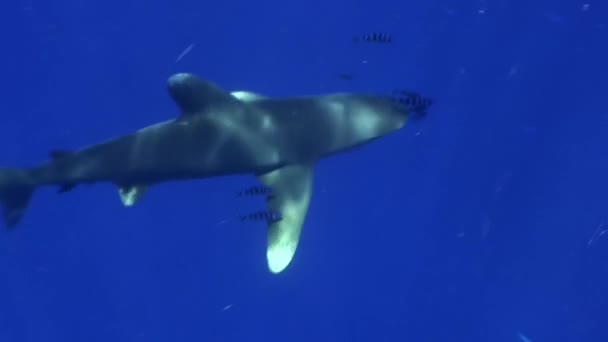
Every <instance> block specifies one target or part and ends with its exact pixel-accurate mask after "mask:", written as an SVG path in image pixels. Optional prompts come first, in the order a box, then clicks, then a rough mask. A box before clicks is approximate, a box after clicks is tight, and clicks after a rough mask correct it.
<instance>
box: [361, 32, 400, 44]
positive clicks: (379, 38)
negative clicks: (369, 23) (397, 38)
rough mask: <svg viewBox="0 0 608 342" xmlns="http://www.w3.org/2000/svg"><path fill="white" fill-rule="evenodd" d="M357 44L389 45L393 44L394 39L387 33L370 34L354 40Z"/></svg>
mask: <svg viewBox="0 0 608 342" xmlns="http://www.w3.org/2000/svg"><path fill="white" fill-rule="evenodd" d="M354 41H355V43H358V42H368V43H381V44H388V43H392V42H393V37H392V36H391V35H389V34H386V33H368V34H364V35H362V36H356V37H355V38H354Z"/></svg>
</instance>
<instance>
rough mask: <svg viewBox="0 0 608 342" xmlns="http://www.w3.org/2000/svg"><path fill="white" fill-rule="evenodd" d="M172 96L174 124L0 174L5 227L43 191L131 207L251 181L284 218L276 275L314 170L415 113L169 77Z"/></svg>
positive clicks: (270, 241)
mask: <svg viewBox="0 0 608 342" xmlns="http://www.w3.org/2000/svg"><path fill="white" fill-rule="evenodd" d="M167 90H168V93H169V96H170V97H171V98H172V99H173V101H174V102H175V104H176V105H177V108H178V110H177V111H178V113H177V115H176V116H175V117H173V118H171V119H169V120H166V121H162V122H159V123H155V124H152V125H150V126H146V127H144V128H141V129H139V130H137V131H134V132H132V133H129V134H125V135H121V136H118V137H114V138H111V139H109V140H106V141H102V142H100V143H95V144H92V145H90V146H85V147H82V148H80V149H77V150H53V151H51V152H50V158H49V159H48V160H47V161H46V162H43V163H40V164H38V165H35V166H31V167H1V168H0V204H1V206H2V209H3V210H2V211H3V217H4V222H5V225H6V227H7V228H8V229H9V230H13V229H14V228H15V227H16V226H17V225H18V224H19V223H20V222H21V221H22V219H23V216H24V214H25V211H26V209H27V207H28V205H29V203H30V200H31V198H32V195H33V193H34V191H35V190H37V189H39V188H40V187H44V186H55V187H57V189H58V190H57V191H58V192H59V193H65V192H68V191H70V190H73V189H74V188H75V187H77V186H80V185H85V184H95V183H109V184H111V185H112V186H114V187H116V188H117V192H118V194H119V197H120V199H121V201H122V203H123V204H124V205H125V206H133V205H135V204H136V203H137V202H138V201H139V200H141V198H142V196H143V195H144V194H145V193H146V192H147V190H148V189H150V188H151V187H153V186H157V185H159V184H162V183H168V182H173V181H183V180H195V179H203V178H211V177H219V176H230V175H245V174H248V175H254V176H255V177H256V178H257V179H258V180H259V182H260V183H261V184H263V185H264V186H266V187H268V188H270V189H272V193H273V195H272V196H269V197H267V198H266V205H267V206H268V208H269V209H270V210H273V211H276V212H279V213H280V214H281V218H280V219H279V220H273V221H269V222H267V246H266V259H267V266H268V269H269V270H270V272H272V273H274V274H277V273H280V272H282V271H283V270H285V268H286V267H287V266H288V265H289V264H290V263H291V261H292V259H293V258H294V255H295V253H296V249H297V247H298V243H299V240H300V236H301V231H302V226H303V225H304V221H305V218H306V215H307V212H308V207H309V204H310V200H311V196H312V192H313V178H314V167H315V164H316V162H317V161H319V160H320V159H323V158H325V157H328V156H331V155H334V154H338V153H341V152H344V151H348V150H352V149H354V148H356V147H358V146H361V145H364V144H366V143H369V142H371V141H374V140H376V139H378V138H380V137H382V136H385V135H387V134H389V133H391V132H393V131H396V130H398V129H400V128H401V127H403V126H404V125H405V123H406V122H407V120H408V117H409V116H410V114H412V113H411V111H409V110H408V109H407V108H404V107H403V106H402V105H400V104H399V103H398V102H395V101H393V100H392V99H390V98H388V97H384V96H379V95H374V94H367V93H331V94H325V95H317V96H295V97H283V98H272V97H268V96H264V95H261V94H257V93H253V92H249V91H233V92H229V91H226V90H224V89H222V88H221V87H219V86H218V85H217V84H215V83H213V82H211V81H209V80H206V79H203V78H201V77H199V76H197V75H195V74H192V73H187V72H180V73H175V74H172V75H170V77H169V78H168V81H167Z"/></svg>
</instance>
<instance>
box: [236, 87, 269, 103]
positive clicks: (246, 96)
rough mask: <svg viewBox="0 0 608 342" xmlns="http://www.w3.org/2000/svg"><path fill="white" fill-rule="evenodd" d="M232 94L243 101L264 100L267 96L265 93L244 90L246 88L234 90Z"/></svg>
mask: <svg viewBox="0 0 608 342" xmlns="http://www.w3.org/2000/svg"><path fill="white" fill-rule="evenodd" d="M230 94H231V95H232V96H234V97H236V98H237V99H238V100H239V101H243V102H251V101H257V100H263V99H265V98H267V97H266V96H264V95H260V94H256V93H252V92H250V91H244V90H239V91H233V92H232V93H230Z"/></svg>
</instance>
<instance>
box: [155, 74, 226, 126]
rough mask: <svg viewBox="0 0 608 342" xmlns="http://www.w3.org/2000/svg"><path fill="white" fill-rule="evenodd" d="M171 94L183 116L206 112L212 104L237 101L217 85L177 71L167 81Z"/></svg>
mask: <svg viewBox="0 0 608 342" xmlns="http://www.w3.org/2000/svg"><path fill="white" fill-rule="evenodd" d="M167 87H168V90H169V94H170V95H171V98H172V99H173V101H175V103H176V104H177V105H178V106H179V108H180V109H181V111H182V113H181V115H182V116H186V117H187V116H190V115H196V114H198V113H201V112H204V111H205V109H207V108H208V107H209V106H210V105H213V104H217V103H221V102H228V101H235V98H234V97H233V96H232V95H230V94H229V93H228V92H226V91H224V90H223V89H221V88H220V87H218V86H217V85H215V84H213V83H211V82H209V81H205V80H203V79H201V78H199V77H197V76H195V75H192V74H189V73H177V74H174V75H172V76H171V77H169V80H168V81H167Z"/></svg>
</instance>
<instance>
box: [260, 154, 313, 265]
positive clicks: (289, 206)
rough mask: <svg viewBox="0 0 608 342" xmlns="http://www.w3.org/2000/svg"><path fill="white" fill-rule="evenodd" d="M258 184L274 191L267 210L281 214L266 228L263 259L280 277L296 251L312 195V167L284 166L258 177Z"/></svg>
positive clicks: (300, 165) (301, 165) (310, 165)
mask: <svg viewBox="0 0 608 342" xmlns="http://www.w3.org/2000/svg"><path fill="white" fill-rule="evenodd" d="M258 178H259V179H260V181H261V182H262V183H263V184H264V185H266V186H267V187H270V188H272V189H273V196H271V197H269V198H268V207H269V209H270V210H272V211H276V212H280V213H281V216H282V219H281V220H280V221H277V222H272V223H269V225H268V247H267V250H266V259H267V261H268V268H269V269H270V271H271V272H272V273H280V272H281V271H283V270H284V269H285V267H287V266H288V265H289V263H290V262H291V260H292V259H293V256H294V254H295V252H296V249H297V247H298V242H299V241H300V233H301V231H302V225H303V224H304V219H305V218H306V213H307V211H308V205H309V203H310V197H311V195H312V184H313V165H312V164H297V165H287V166H284V167H282V168H280V169H277V170H274V171H270V172H268V173H265V174H262V175H258Z"/></svg>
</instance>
